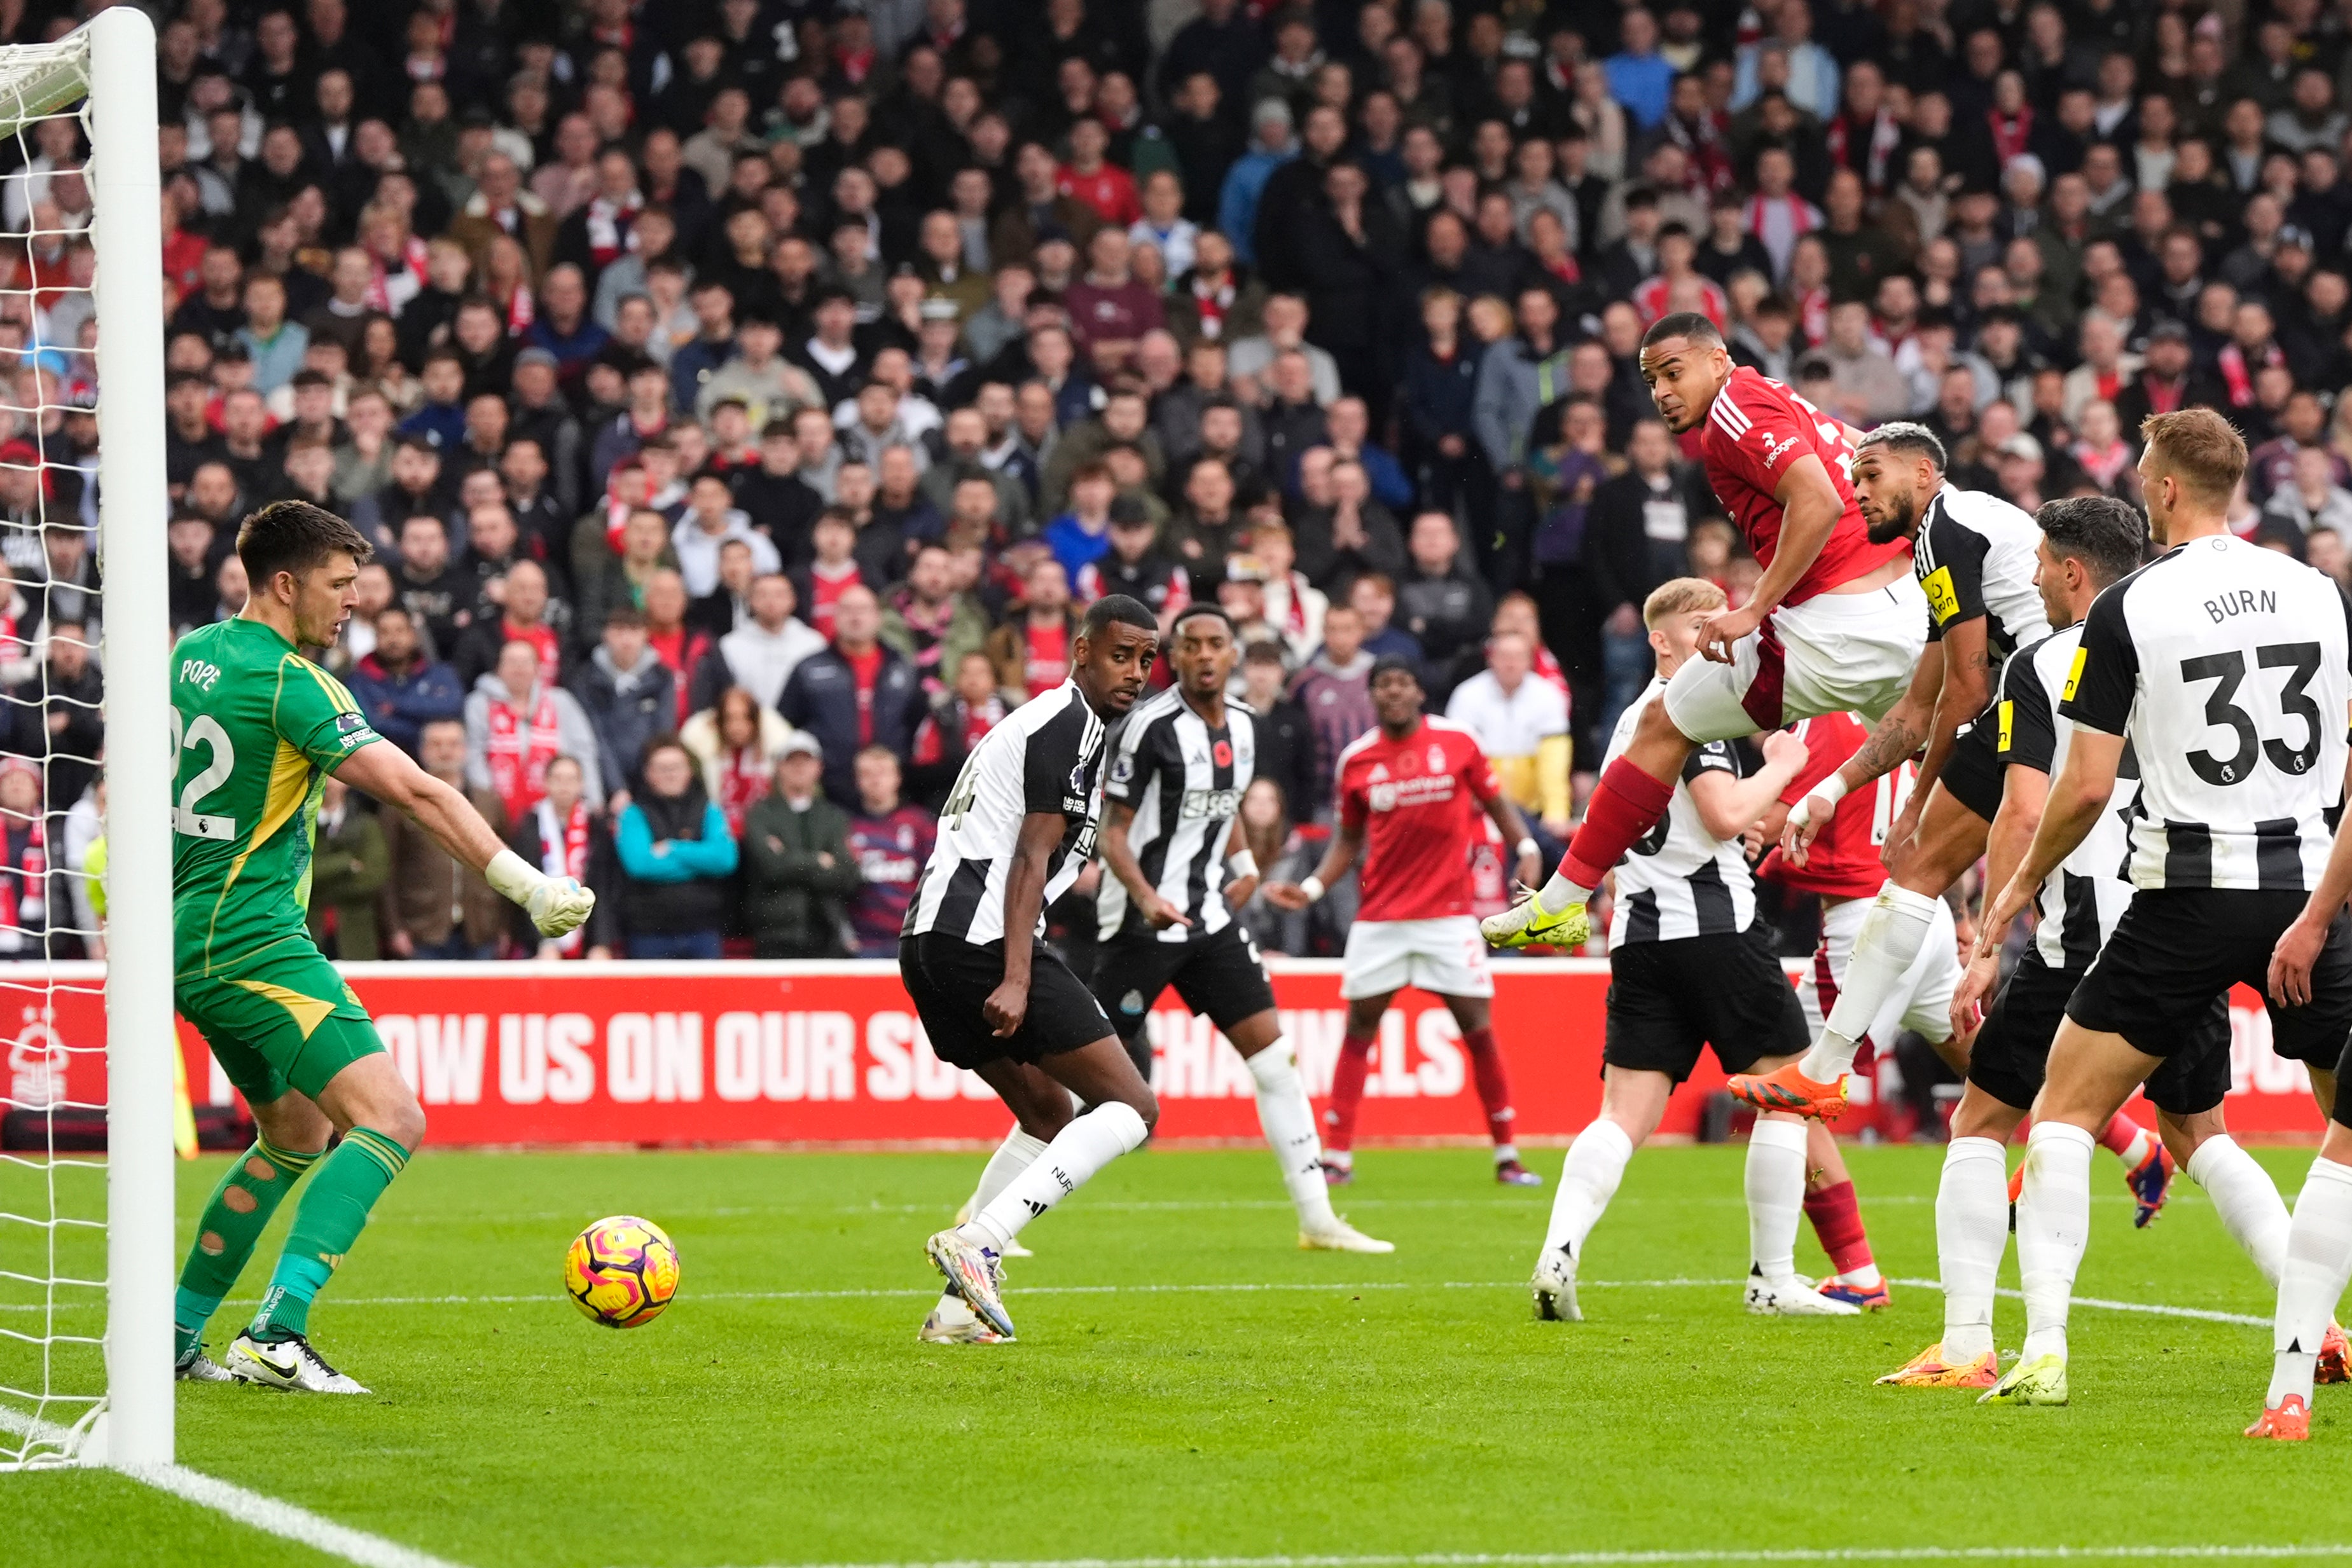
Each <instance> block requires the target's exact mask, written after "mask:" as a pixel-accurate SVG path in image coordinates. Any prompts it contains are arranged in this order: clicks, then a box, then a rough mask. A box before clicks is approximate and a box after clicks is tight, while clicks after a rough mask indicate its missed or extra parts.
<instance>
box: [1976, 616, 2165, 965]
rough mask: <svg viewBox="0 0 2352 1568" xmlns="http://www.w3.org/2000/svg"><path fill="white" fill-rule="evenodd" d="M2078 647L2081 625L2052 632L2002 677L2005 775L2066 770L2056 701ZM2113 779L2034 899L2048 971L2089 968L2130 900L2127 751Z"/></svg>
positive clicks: (1997, 717) (2068, 728) (2131, 769)
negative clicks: (2087, 826) (2102, 806)
mask: <svg viewBox="0 0 2352 1568" xmlns="http://www.w3.org/2000/svg"><path fill="white" fill-rule="evenodd" d="M2082 640H2083V628H2082V627H2081V625H2079V624H2077V625H2074V626H2069V627H2067V628H2066V629H2065V630H2064V631H2063V632H2052V633H2051V634H2050V635H2049V636H2047V637H2045V638H2043V639H2042V641H2041V642H2039V643H2032V644H2031V645H2029V646H2027V647H2023V648H2020V649H2019V650H2018V651H2017V653H2016V655H2015V656H2014V657H2012V658H2011V660H2010V661H2009V666H2008V668H2006V669H2004V670H2003V671H2002V672H2001V677H2000V694H1999V695H1998V697H1997V699H1996V705H1997V706H1995V708H1994V716H1993V722H1994V723H1995V724H1997V725H1998V726H1999V727H2000V729H1999V736H2000V739H1999V740H1998V742H1997V743H1996V746H1995V751H1996V753H1997V755H1998V756H1999V757H2000V760H2001V763H2002V765H2003V767H2004V768H2008V767H2011V766H2014V767H2020V768H2032V769H2034V770H2035V771H2036V772H2039V773H2042V774H2045V775H2047V776H2049V777H2051V778H2055V777H2057V774H2058V769H2059V768H2062V767H2063V766H2064V765H2065V762H2066V747H2067V743H2068V742H2069V741H2071V740H2072V739H2073V738H2074V721H2073V720H2072V719H2069V718H2064V717H2062V716H2060V715H2059V712H2058V701H2059V695H2060V694H2061V693H2062V692H2063V690H2064V689H2065V685H2066V676H2067V674H2069V673H2070V672H2071V671H2072V670H2073V669H2074V650H2075V648H2076V647H2077V646H2079V645H2080V644H2081V643H2082ZM2116 773H2117V778H2116V792H2115V794H2114V795H2112V796H2110V797H2109V798H2108V800H2107V809H2106V810H2104V811H2102V812H2100V813H2099V820H2098V821H2096V822H2095V823H2093V824H2092V826H2091V831H2089V832H2088V833H2087V834H2085V835H2084V839H2083V841H2082V842H2081V843H2079V844H2077V845H2075V846H2074V851H2073V852H2072V853H2070V854H2068V855H2067V857H2066V858H2065V859H2064V860H2063V861H2061V862H2059V863H2058V869H2057V870H2055V871H2053V872H2052V873H2050V874H2049V875H2048V876H2046V877H2044V878H2043V879H2042V890H2041V892H2039V893H2037V894H2034V899H2033V907H2034V919H2035V925H2034V931H2033V946H2034V948H2035V950H2036V951H2038V952H2039V953H2040V954H2041V955H2042V962H2043V963H2045V964H2048V965H2049V966H2050V967H2052V968H2053V969H2084V968H2087V967H2090V963H2091V960H2092V959H2094V958H2095V957H2097V956H2099V949H2100V948H2102V947H2104V946H2106V945H2107V938H2108V937H2109V936H2113V935H2114V934H2115V929H2116V921H2118V920H2120V919H2122V918H2123V914H2124V909H2125V907H2126V905H2128V904H2130V903H2131V900H2132V884H2131V883H2130V881H2129V880H2128V879H2127V878H2126V875H2125V870H2126V862H2127V861H2128V860H2129V859H2130V857H2131V833H2130V831H2129V830H2128V827H2127V826H2126V824H2128V823H2129V822H2130V821H2131V817H2132V808H2133V807H2134V805H2135V804H2137V801H2138V800H2139V767H2138V758H2137V756H2135V755H2134V753H2133V751H2132V748H2131V747H2130V746H2129V745H2128V744H2126V746H2125V747H2124V755H2123V761H2122V763H2121V764H2120V766H2119V767H2118V768H2117V769H2116Z"/></svg>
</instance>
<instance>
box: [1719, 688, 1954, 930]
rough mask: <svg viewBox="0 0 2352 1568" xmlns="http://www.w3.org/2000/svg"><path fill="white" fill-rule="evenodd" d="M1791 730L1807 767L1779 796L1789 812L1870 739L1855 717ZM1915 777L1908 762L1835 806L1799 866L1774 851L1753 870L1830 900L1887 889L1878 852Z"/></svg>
mask: <svg viewBox="0 0 2352 1568" xmlns="http://www.w3.org/2000/svg"><path fill="white" fill-rule="evenodd" d="M1794 728H1795V729H1796V732H1797V737H1798V738H1799V739H1800V740H1802V741H1803V742H1804V743H1805V767H1804V770H1803V771H1802V772H1801V773H1799V774H1798V775H1797V777H1796V778H1795V779H1793V780H1791V781H1790V785H1789V787H1788V788H1787V789H1783V790H1781V791H1780V801H1781V803H1782V804H1783V805H1788V806H1793V805H1795V804H1796V803H1797V802H1798V801H1800V800H1803V799H1804V798H1805V797H1806V796H1807V795H1809V794H1811V792H1812V788H1813V786H1814V785H1816V784H1818V783H1820V782H1821V781H1822V779H1826V778H1828V777H1829V776H1830V775H1831V774H1832V773H1834V772H1836V771H1837V770H1838V769H1839V768H1843V767H1844V766H1845V765H1846V761H1847V759H1848V758H1851V757H1853V754H1854V753H1855V752H1857V751H1860V750H1861V749H1862V743H1863V742H1864V741H1865V740H1868V739H1869V738H1870V726H1869V725H1867V724H1865V723H1864V722H1863V718H1862V716H1861V715H1860V714H1853V713H1833V714H1831V715H1829V716H1826V717H1823V718H1809V719H1806V720H1805V721H1804V722H1803V723H1801V724H1799V725H1797V726H1795V727H1794ZM1915 777H1916V773H1915V771H1914V770H1913V768H1912V766H1911V764H1910V763H1908V762H1906V763H1904V764H1903V766H1902V767H1900V768H1896V769H1895V771H1894V772H1892V773H1882V774H1880V775H1879V776H1878V778H1877V779H1875V780H1874V781H1873V782H1872V783H1869V784H1866V785H1864V787H1863V788H1861V789H1856V790H1854V791H1853V792H1852V793H1850V794H1848V795H1847V796H1846V797H1845V798H1844V799H1843V800H1840V801H1839V802H1838V803H1837V814H1836V815H1835V816H1833V817H1832V818H1831V819H1830V825H1829V826H1828V827H1826V828H1824V829H1822V831H1821V834H1820V836H1819V837H1817V838H1815V839H1814V840H1813V847H1812V850H1811V852H1810V853H1808V854H1807V855H1806V856H1805V863H1804V864H1803V865H1801V866H1794V865H1790V863H1789V862H1788V859H1787V857H1786V856H1784V855H1782V854H1781V853H1780V851H1779V850H1777V849H1775V850H1774V851H1773V852H1771V853H1770V854H1769V855H1767V856H1765V857H1764V863H1763V864H1762V865H1761V866H1759V867H1758V868H1757V870H1758V874H1759V875H1760V876H1766V877H1769V878H1771V879H1772V880H1773V881H1775V882H1778V883H1780V884H1781V885H1783V886H1785V887H1795V888H1801V889H1803V890H1804V891H1805V892H1807V893H1818V894H1822V895H1823V896H1824V897H1829V898H1869V897H1872V896H1874V895H1875V894H1877V892H1878V890H1879V889H1880V888H1881V887H1883V886H1885V883H1886V867H1885V865H1884V864H1883V863H1881V862H1880V861H1879V858H1878V852H1879V850H1880V848H1881V847H1882V846H1884V845H1885V842H1886V833H1887V830H1888V829H1890V828H1892V827H1893V826H1894V825H1895V816H1896V814H1897V813H1899V812H1900V811H1901V810H1903V803H1904V802H1905V801H1906V800H1909V799H1910V798H1911V781H1912V779H1914V778H1915Z"/></svg>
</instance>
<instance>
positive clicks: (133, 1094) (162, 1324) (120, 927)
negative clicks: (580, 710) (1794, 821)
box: [81, 5, 175, 1466]
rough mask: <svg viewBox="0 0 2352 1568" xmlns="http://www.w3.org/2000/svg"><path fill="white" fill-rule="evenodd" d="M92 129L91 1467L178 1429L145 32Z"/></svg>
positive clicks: (126, 1459)
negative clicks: (103, 1153)
mask: <svg viewBox="0 0 2352 1568" xmlns="http://www.w3.org/2000/svg"><path fill="white" fill-rule="evenodd" d="M82 32H83V33H85V34H87V35H88V38H89V115H88V121H89V140H90V172H91V178H90V193H91V196H92V198H93V208H94V210H93V213H92V222H93V225H94V227H95V238H96V241H97V248H98V277H97V293H98V311H99V323H100V325H99V340H98V371H99V388H100V399H99V409H98V429H99V462H100V479H99V483H100V491H99V548H100V551H101V552H102V554H103V558H104V561H105V570H106V600H107V604H106V627H105V659H106V775H107V805H108V809H107V814H106V835H107V866H108V871H107V894H108V897H107V909H108V913H109V925H108V931H107V955H108V964H107V982H106V1010H107V1079H108V1082H109V1084H110V1096H109V1103H108V1106H107V1123H108V1129H107V1131H108V1140H107V1141H108V1147H109V1150H110V1152H109V1155H108V1165H107V1184H106V1196H107V1204H106V1209H107V1238H106V1250H107V1321H106V1385H107V1407H106V1412H105V1414H104V1415H103V1416H101V1417H100V1427H98V1429H97V1431H96V1432H94V1433H93V1434H92V1438H91V1441H90V1442H89V1445H88V1447H87V1448H85V1450H84V1452H83V1454H82V1456H81V1457H82V1458H83V1459H84V1460H85V1461H87V1462H91V1463H103V1464H111V1465H116V1466H130V1465H167V1464H170V1463H171V1462H172V1460H173V1428H172V1396H173V1385H172V1285H173V1281H172V1264H173V1233H172V1214H173V1203H172V1188H173V1158H174V1155H173V1144H172V1083H173V1063H172V1052H173V1050H174V1049H175V1048H174V1044H173V1039H174V1037H173V1023H172V828H171V822H172V818H171V791H172V777H171V734H172V730H171V653H172V647H171V609H170V601H169V598H168V589H167V584H166V580H165V574H164V562H165V560H166V559H167V557H166V552H165V549H164V546H163V527H164V523H165V521H166V518H167V517H168V502H167V497H166V494H165V489H164V473H163V420H164V413H163V223H162V217H161V214H160V210H159V209H160V206H161V193H160V184H161V181H160V179H159V175H158V170H157V165H156V162H155V25H154V23H153V22H152V21H151V20H149V18H148V16H147V15H146V13H144V12H143V11H141V10H139V9H138V8H137V7H135V6H132V5H114V6H111V7H110V8H108V9H107V10H104V11H101V12H100V13H99V14H98V15H97V16H95V17H93V18H91V20H90V22H89V26H87V27H85V28H83V29H82Z"/></svg>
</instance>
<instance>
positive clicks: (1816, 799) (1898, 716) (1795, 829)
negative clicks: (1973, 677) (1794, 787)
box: [1780, 643, 1944, 866]
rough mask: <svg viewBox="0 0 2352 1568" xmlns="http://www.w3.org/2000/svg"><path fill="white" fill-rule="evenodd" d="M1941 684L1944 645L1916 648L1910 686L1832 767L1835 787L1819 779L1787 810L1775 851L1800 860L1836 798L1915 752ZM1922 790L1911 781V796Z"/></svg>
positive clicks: (1924, 735) (1928, 725)
mask: <svg viewBox="0 0 2352 1568" xmlns="http://www.w3.org/2000/svg"><path fill="white" fill-rule="evenodd" d="M1943 687H1944V644H1943V643H1928V644H1927V646H1926V647H1924V648H1922V649H1921V650H1920V652H1919V663H1918V664H1917V666H1916V668H1914V669H1913V670H1912V672H1911V685H1910V689H1908V690H1907V691H1906V692H1905V693H1904V694H1903V695H1902V696H1901V698H1900V699H1898V700H1897V701H1896V703H1895V706H1893V707H1891V708H1888V709H1887V710H1886V713H1885V716H1883V717H1881V718H1880V719H1879V721H1878V722H1877V723H1876V724H1874V725H1873V726H1872V727H1871V729H1870V738H1869V739H1867V740H1865V741H1864V742H1863V743H1862V748H1861V749H1860V750H1858V751H1856V752H1855V753H1854V754H1853V756H1852V757H1849V758H1846V759H1845V762H1844V764H1843V766H1841V767H1840V768H1838V770H1837V772H1836V773H1835V774H1833V775H1832V776H1830V777H1831V778H1834V779H1836V787H1835V789H1833V790H1824V789H1822V784H1826V783H1828V782H1829V781H1830V779H1828V778H1825V779H1822V783H1821V784H1815V785H1814V786H1813V787H1812V789H1811V790H1810V791H1808V792H1807V794H1806V796H1805V798H1804V799H1803V800H1800V801H1798V802H1797V804H1796V806H1795V807H1794V808H1793V809H1792V810H1790V812H1789V815H1788V818H1787V820H1786V821H1785V822H1784V823H1783V824H1782V825H1781V829H1780V852H1781V853H1782V854H1785V855H1787V856H1788V857H1789V860H1790V863H1791V864H1794V865H1800V866H1801V865H1803V864H1804V863H1805V857H1806V855H1807V854H1808V853H1809V852H1811V848H1812V842H1813V840H1814V839H1815V838H1816V837H1817V836H1819V834H1820V833H1821V831H1822V829H1823V828H1826V827H1828V826H1829V824H1830V818H1831V817H1832V815H1833V814H1834V813H1835V812H1836V810H1837V803H1838V801H1840V800H1843V799H1844V798H1845V797H1846V796H1848V795H1850V794H1852V793H1853V791H1854V790H1856V789H1861V788H1862V787H1863V786H1864V785H1865V784H1867V783H1869V782H1870V781H1871V780H1872V779H1877V778H1880V777H1883V776H1884V775H1885V774H1888V773H1892V772H1893V771H1894V770H1895V768H1899V767H1901V766H1902V765H1903V763H1904V761H1905V760H1906V758H1910V757H1911V756H1913V755H1914V754H1916V752H1917V751H1918V749H1919V746H1920V743H1921V742H1922V741H1923V740H1925V739H1926V738H1927V732H1928V731H1929V729H1930V728H1932V727H1934V725H1935V722H1936V715H1937V703H1938V699H1939V698H1940V696H1941V695H1942V692H1943ZM1926 789H1927V785H1926V784H1925V783H1924V782H1922V783H1919V784H1916V785H1914V786H1913V788H1912V791H1911V798H1912V799H1913V800H1919V799H1921V798H1923V796H1924V794H1925V792H1926ZM1887 841H1888V842H1889V843H1892V842H1894V841H1895V835H1894V834H1893V833H1889V834H1888V835H1887Z"/></svg>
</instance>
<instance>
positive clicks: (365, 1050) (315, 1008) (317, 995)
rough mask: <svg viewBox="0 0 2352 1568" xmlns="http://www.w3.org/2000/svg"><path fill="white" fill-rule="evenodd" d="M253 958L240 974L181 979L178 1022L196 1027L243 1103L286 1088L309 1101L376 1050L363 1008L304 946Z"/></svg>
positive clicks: (379, 1043)
mask: <svg viewBox="0 0 2352 1568" xmlns="http://www.w3.org/2000/svg"><path fill="white" fill-rule="evenodd" d="M287 946H289V947H291V948H293V949H294V950H293V951H289V952H283V953H277V954H269V955H266V956H262V957H260V958H258V959H257V960H256V961H255V962H254V963H253V964H252V965H250V966H249V967H246V968H247V972H245V973H243V974H238V975H213V976H205V977H202V978H186V979H182V980H180V981H179V982H178V983H177V984H176V985H175V986H173V1000H174V1001H175V1002H176V1003H177V1004H178V1006H179V1009H180V1016H181V1017H183V1018H184V1019H187V1020H188V1021H189V1022H190V1023H192V1024H194V1025H195V1026H196V1030H197V1032H198V1033H200V1034H202V1035H203V1036H204V1037H205V1044H206V1045H209V1046H211V1047H212V1051H213V1055H214V1057H215V1059H216V1060H218V1061H219V1062H220V1064H221V1071H223V1072H225V1073H226V1074H227V1075H228V1081H229V1082H231V1083H234V1084H236V1088H237V1092H238V1093H240V1094H243V1095H244V1096H245V1098H246V1102H247V1103H248V1104H256V1105H266V1104H268V1103H270V1102H271V1101H273V1100H277V1099H279V1098H281V1097H282V1096H283V1095H284V1094H285V1092H286V1091H287V1090H289V1089H299V1090H300V1091H301V1092H303V1093H304V1094H307V1095H309V1096H310V1098H311V1099H312V1100H316V1099H318V1098H319V1096H320V1094H321V1093H322V1092H325V1090H326V1087H327V1085H328V1084H329V1083H331V1082H334V1078H335V1074H336V1073H338V1072H341V1071H342V1070H343V1069H344V1068H346V1067H348V1066H350V1065H351V1064H352V1062H354V1061H358V1060H359V1059H360V1058H361V1057H362V1056H370V1055H373V1054H374V1053H375V1052H377V1051H382V1050H383V1040H381V1039H379V1038H378V1037H377V1035H376V1032H375V1024H374V1022H373V1020H372V1019H369V1017H368V1015H367V1009H365V1008H364V1007H362V1006H361V1005H360V999H359V998H358V997H357V996H355V995H353V994H352V988H351V987H350V986H348V985H346V984H344V982H343V977H342V976H341V975H340V974H338V973H336V971H335V967H334V966H333V965H332V964H331V963H329V962H327V960H326V957H325V956H323V955H322V954H320V952H319V950H318V949H317V948H315V947H312V946H310V944H308V943H307V942H305V943H301V944H299V945H297V944H292V943H289V944H288V945H287Z"/></svg>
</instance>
